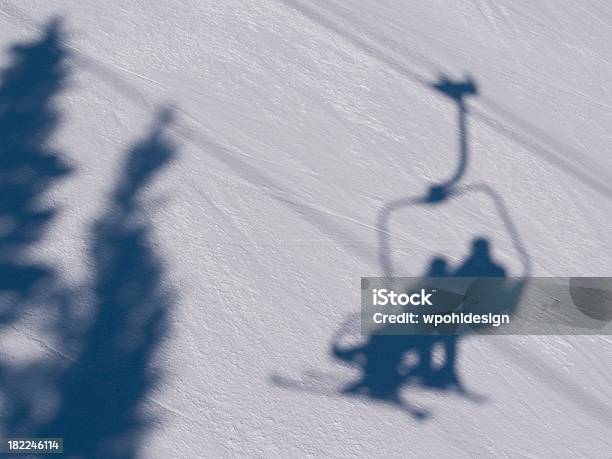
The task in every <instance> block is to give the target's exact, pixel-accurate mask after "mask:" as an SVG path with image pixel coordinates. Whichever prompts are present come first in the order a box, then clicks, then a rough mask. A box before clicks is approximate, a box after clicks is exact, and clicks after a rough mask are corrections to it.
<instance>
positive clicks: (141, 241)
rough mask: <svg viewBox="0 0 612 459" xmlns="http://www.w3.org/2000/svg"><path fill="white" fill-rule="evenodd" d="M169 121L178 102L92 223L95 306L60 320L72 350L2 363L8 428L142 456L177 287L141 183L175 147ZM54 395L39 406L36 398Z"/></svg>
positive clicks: (70, 446) (67, 446) (86, 451)
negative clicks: (154, 237) (168, 279)
mask: <svg viewBox="0 0 612 459" xmlns="http://www.w3.org/2000/svg"><path fill="white" fill-rule="evenodd" d="M171 121H172V111H171V110H170V109H164V110H162V111H161V112H160V114H159V116H158V117H157V120H156V122H155V124H154V126H153V127H152V128H151V130H150V132H149V133H148V135H147V136H146V137H145V138H143V139H142V140H140V141H139V142H137V143H136V144H135V145H134V146H133V147H132V148H131V149H130V150H129V151H128V154H127V160H126V163H125V165H124V168H123V175H122V177H121V179H120V180H119V181H118V183H117V185H116V187H115V189H114V191H113V193H112V195H111V199H110V205H109V207H108V211H107V213H106V215H104V216H103V217H102V218H101V219H99V220H98V221H97V223H95V224H94V225H93V227H92V233H91V235H92V238H91V245H90V260H91V265H92V267H93V285H92V286H91V288H89V286H88V287H87V289H86V290H87V291H90V293H91V294H92V295H91V296H92V298H93V302H92V304H91V308H90V311H89V315H88V316H87V317H86V318H85V317H83V315H81V318H80V320H65V322H64V323H63V324H61V325H60V326H58V327H57V330H56V332H57V335H58V342H63V343H67V344H70V347H71V348H72V350H71V351H70V353H61V352H60V355H58V356H57V358H53V357H49V358H47V359H44V360H38V361H33V362H30V363H28V364H26V365H24V366H14V367H13V368H10V367H9V366H8V365H0V382H1V383H2V387H1V388H0V389H1V390H2V392H3V393H2V395H3V396H4V398H5V400H6V403H5V406H4V408H5V410H6V411H7V412H5V413H3V417H4V419H5V422H4V425H3V426H0V431H2V429H3V430H4V435H5V436H7V437H46V438H56V437H61V438H63V439H64V456H63V457H70V458H104V459H115V458H117V459H119V458H133V457H137V453H138V450H139V447H140V445H141V440H142V438H143V436H144V435H145V434H146V432H147V430H148V429H149V428H150V427H151V424H152V422H153V421H154V418H153V417H152V415H151V414H147V413H146V412H145V411H144V408H145V407H144V402H145V401H146V399H147V398H148V397H149V396H150V395H151V391H152V390H153V389H154V388H155V386H156V385H157V383H158V381H159V380H160V377H161V374H160V371H159V369H158V368H157V367H155V365H154V364H153V360H154V354H155V352H156V350H157V349H158V347H159V345H160V343H161V341H162V340H163V339H164V337H165V336H166V333H167V327H168V312H169V309H170V307H171V306H172V304H173V293H174V292H173V291H171V289H170V287H168V286H167V284H166V283H165V282H164V269H163V265H162V261H161V260H160V258H159V256H158V255H157V254H156V253H155V251H154V250H153V248H152V247H151V241H150V237H151V236H150V232H151V229H150V223H149V222H148V218H147V210H148V209H147V207H146V206H145V203H143V201H142V198H143V196H142V191H143V189H144V188H145V187H146V186H147V185H148V184H149V183H150V182H151V181H152V180H153V178H154V177H155V175H156V174H157V173H159V171H160V170H162V168H163V167H164V166H166V165H167V164H168V162H169V161H170V160H171V159H172V158H173V156H174V155H175V146H174V144H173V142H171V141H170V139H169V138H168V135H167V133H166V130H167V128H168V126H169V125H170V123H171ZM70 307H72V308H77V309H82V305H77V304H72V305H70ZM74 349H76V351H75V350H74ZM45 395H46V396H45ZM49 398H50V399H51V400H52V402H51V403H50V406H49V407H47V410H46V412H45V413H43V414H42V415H41V414H40V413H39V412H37V411H39V410H38V407H37V405H38V404H40V403H41V402H42V401H44V400H47V399H49ZM0 419H2V417H0Z"/></svg>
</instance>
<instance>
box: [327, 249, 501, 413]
mask: <svg viewBox="0 0 612 459" xmlns="http://www.w3.org/2000/svg"><path fill="white" fill-rule="evenodd" d="M424 277H425V278H432V277H436V278H440V277H459V278H463V277H506V270H505V268H504V267H503V266H501V265H500V264H499V263H497V262H496V261H495V260H493V259H492V257H491V253H490V249H489V241H488V239H486V238H480V237H479V238H476V239H475V240H474V241H473V242H472V247H471V252H470V254H469V256H468V257H467V258H466V259H465V260H464V261H463V263H462V264H461V265H460V266H459V267H458V268H457V269H455V270H452V269H451V267H450V264H449V263H448V261H447V260H446V259H445V258H444V257H442V256H435V257H433V258H432V260H431V262H430V265H429V268H428V269H427V271H426V273H425V274H424ZM348 329H350V328H347V327H344V330H348ZM342 330H343V328H341V331H342ZM447 332H448V333H449V334H445V333H447ZM454 332H455V330H446V331H441V334H436V335H431V334H424V335H385V334H378V333H377V334H372V335H369V336H367V337H366V338H365V343H363V344H359V345H357V346H346V345H343V344H342V341H343V340H344V339H345V337H344V336H342V333H339V334H338V335H337V336H336V337H335V338H334V341H333V343H332V349H331V354H332V356H333V357H334V358H335V359H337V360H339V361H340V362H342V363H344V364H349V365H351V366H357V367H359V369H360V370H361V376H360V378H359V379H358V380H357V381H355V382H352V383H350V384H349V385H347V386H345V387H344V388H343V389H342V390H341V392H342V393H343V394H347V395H358V396H364V397H367V398H370V399H372V400H375V401H381V402H386V403H391V404H393V405H396V406H398V407H400V408H401V409H402V410H403V411H405V412H407V413H408V414H410V415H412V416H414V417H415V418H417V419H424V418H426V417H428V415H429V413H428V411H426V410H423V409H421V408H418V407H416V406H412V405H411V404H409V403H408V402H407V401H406V400H405V399H404V398H403V397H402V396H401V392H402V390H403V389H404V388H405V387H407V386H410V385H418V386H421V387H425V388H429V389H433V390H437V391H454V392H456V393H458V394H460V395H462V396H465V397H467V398H469V399H471V400H474V401H481V400H482V397H480V396H479V395H477V394H474V393H472V392H470V391H469V390H467V389H466V387H465V386H464V384H463V382H462V380H461V378H460V376H459V373H458V371H457V356H458V341H459V339H460V336H459V335H456V334H453V333H454ZM438 351H440V352H438ZM440 354H443V355H444V358H443V361H440V359H437V358H435V356H439V355H440Z"/></svg>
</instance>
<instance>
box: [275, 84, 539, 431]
mask: <svg viewBox="0 0 612 459" xmlns="http://www.w3.org/2000/svg"><path fill="white" fill-rule="evenodd" d="M428 86H429V87H431V88H432V89H434V90H435V91H438V92H439V93H440V94H443V95H444V96H446V97H448V98H449V99H450V100H451V101H452V102H453V103H454V104H455V105H456V107H457V114H458V119H457V120H458V161H457V164H456V166H455V168H454V171H453V172H452V174H451V175H450V176H449V178H448V179H446V180H444V181H441V182H439V183H434V184H432V185H430V187H429V189H428V191H427V192H426V193H425V194H424V195H422V196H408V197H404V198H400V199H397V200H394V201H391V202H389V203H387V204H386V205H385V206H383V208H382V209H381V211H380V213H379V215H378V220H377V226H376V229H377V235H378V237H379V250H378V261H379V263H380V266H381V271H382V273H383V276H384V277H393V276H401V273H398V272H396V270H395V269H394V266H393V263H392V256H391V255H392V248H391V229H390V221H391V218H392V217H393V215H395V214H396V213H398V212H399V211H401V210H405V209H408V208H419V207H420V208H427V207H435V206H438V205H439V204H441V203H443V202H448V201H451V200H455V199H457V198H459V197H461V196H465V195H467V194H471V193H479V194H483V195H485V196H486V197H487V198H488V199H489V200H490V201H491V202H492V203H493V207H494V209H495V210H496V212H497V216H496V218H499V219H500V220H501V222H502V224H503V225H504V227H505V229H506V231H507V232H508V234H509V236H510V240H512V241H513V243H514V249H515V251H516V253H517V254H518V256H519V258H520V260H521V262H522V264H523V266H524V269H525V273H527V272H529V270H530V260H529V256H528V254H527V251H526V250H525V248H524V246H523V244H522V242H521V239H520V237H519V234H518V230H517V228H516V227H515V225H514V223H513V221H512V218H511V217H510V214H509V212H508V210H507V208H506V206H505V204H504V201H503V199H502V197H501V196H499V195H498V193H497V192H496V191H495V190H494V189H493V188H492V187H491V186H489V185H487V184H472V185H468V186H461V185H459V184H460V182H461V181H462V178H463V177H464V176H465V174H466V172H467V169H468V164H469V155H470V150H469V136H468V115H469V109H468V104H467V101H466V99H467V98H468V97H477V96H478V85H477V84H476V82H475V81H474V80H473V79H472V78H466V79H464V80H456V81H455V80H451V79H449V78H448V77H446V76H444V75H442V76H441V77H440V79H439V81H436V82H433V83H429V84H428ZM432 231H435V228H433V229H432ZM490 246H491V242H490V241H489V239H488V238H487V237H485V236H477V237H475V238H474V240H473V242H472V246H471V247H470V249H469V252H468V254H467V255H466V257H465V258H464V260H463V261H462V262H461V263H460V265H459V266H458V267H455V268H451V264H450V263H449V262H448V260H447V259H446V258H445V257H444V256H443V255H436V256H434V257H433V258H432V259H431V261H430V263H429V265H428V266H427V267H426V268H425V269H424V273H423V277H425V278H431V277H497V278H500V277H501V278H503V277H507V273H506V269H505V268H504V267H503V266H502V265H500V264H499V263H498V262H496V261H495V260H494V259H493V257H492V254H491V249H490ZM520 289H521V285H520V283H519V284H518V285H517V286H515V292H519V291H520ZM516 298H518V295H517V296H516ZM514 306H516V305H514ZM510 309H512V306H510ZM358 321H359V317H358V316H355V315H353V316H351V317H349V318H348V319H347V320H346V321H345V322H344V323H343V324H342V325H341V326H340V328H339V330H338V332H337V333H336V335H335V336H334V338H333V340H332V343H331V349H330V354H331V356H332V357H333V358H334V359H335V360H336V361H338V362H340V363H342V364H345V365H349V366H352V367H356V368H358V369H359V371H360V376H359V378H357V380H355V381H353V382H350V383H348V384H344V385H343V386H342V387H339V388H338V387H337V384H335V387H334V388H333V389H332V390H329V389H325V390H322V388H323V387H325V386H329V385H330V383H329V381H330V378H329V377H328V376H326V375H324V374H320V373H317V372H312V371H310V372H307V373H306V374H305V377H304V378H302V379H292V378H288V377H284V376H281V375H278V374H276V375H273V376H272V382H273V383H274V384H276V385H277V386H280V387H284V388H289V389H293V390H301V391H307V392H315V393H324V394H326V395H334V394H335V395H340V394H341V395H344V396H358V397H361V398H365V399H366V400H367V399H369V400H372V401H376V402H383V403H388V404H392V405H394V406H397V407H398V408H400V409H401V410H402V411H403V412H405V413H407V414H409V415H410V416H412V417H413V418H415V419H419V420H422V419H425V418H427V417H428V416H429V414H430V413H429V411H428V410H427V409H423V408H421V407H419V406H416V405H414V404H412V403H411V402H409V401H408V400H407V398H406V396H405V391H404V389H406V388H408V387H411V386H420V387H426V388H429V389H432V390H436V391H453V392H455V393H458V394H461V395H462V396H465V397H468V398H470V399H472V400H475V401H479V400H481V397H480V396H478V395H475V394H473V393H472V392H471V391H470V390H468V389H467V388H466V386H465V384H464V382H463V380H462V378H461V376H460V372H459V370H458V368H457V366H458V365H457V358H458V354H459V341H460V339H461V337H460V336H459V335H455V334H454V330H451V329H445V330H438V333H436V334H435V335H434V334H431V332H430V331H429V332H428V333H429V334H423V335H383V334H373V335H370V336H365V337H363V336H359V335H360V327H359V323H358ZM356 341H357V344H355V342H356ZM440 354H442V355H443V358H442V359H440V358H434V357H435V356H439V355H440ZM440 360H441V361H440ZM332 385H333V381H332Z"/></svg>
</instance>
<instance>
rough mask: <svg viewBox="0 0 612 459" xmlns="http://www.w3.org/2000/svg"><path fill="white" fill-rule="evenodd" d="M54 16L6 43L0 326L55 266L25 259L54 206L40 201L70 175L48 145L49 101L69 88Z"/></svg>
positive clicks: (52, 118) (44, 286)
mask: <svg viewBox="0 0 612 459" xmlns="http://www.w3.org/2000/svg"><path fill="white" fill-rule="evenodd" d="M61 39H62V31H61V24H60V20H59V19H54V20H52V21H50V22H49V23H48V24H47V25H46V26H45V27H44V30H43V32H42V34H41V37H40V38H38V39H36V40H34V41H33V42H31V43H26V44H18V45H14V46H12V47H11V48H10V53H11V55H12V58H13V61H12V63H11V64H10V65H9V66H8V67H7V68H6V69H5V70H4V71H3V72H2V75H1V82H0V139H2V142H0V330H1V329H2V327H4V326H8V325H11V324H13V323H15V321H17V320H18V319H19V317H21V315H22V314H24V313H25V311H26V308H27V307H28V306H29V305H30V306H31V303H32V301H31V299H32V297H33V296H34V295H35V294H36V293H37V292H41V291H45V290H48V289H49V288H50V287H51V286H52V284H53V282H54V279H55V273H54V270H53V269H52V268H51V267H49V266H47V265H45V264H43V263H35V262H32V261H31V259H28V251H30V250H31V249H32V247H33V246H34V245H35V244H36V243H38V242H40V241H41V240H42V238H43V236H44V231H45V230H46V229H47V227H48V225H49V223H50V222H51V221H52V220H53V218H54V216H55V214H56V209H55V208H53V207H51V206H48V207H43V206H42V205H41V203H40V201H41V198H42V197H43V196H44V195H45V194H46V193H47V191H48V190H49V189H50V187H51V186H52V185H53V184H54V183H55V182H56V181H57V180H58V179H60V178H63V177H65V176H66V175H68V174H69V173H70V172H71V168H70V167H69V166H68V165H67V164H66V163H65V161H64V160H63V159H62V157H61V154H60V153H59V152H57V151H54V150H53V149H52V148H50V147H49V146H48V145H47V144H48V141H49V139H50V138H51V136H52V134H53V132H54V131H55V130H56V129H57V126H58V124H59V122H60V115H59V114H58V112H57V111H56V110H55V109H54V107H53V99H54V98H55V97H56V96H57V94H58V93H60V92H61V91H62V90H63V89H64V88H65V87H66V80H67V76H68V69H67V64H66V59H67V57H68V55H69V53H68V51H67V50H66V48H65V47H64V46H63V45H62V44H61Z"/></svg>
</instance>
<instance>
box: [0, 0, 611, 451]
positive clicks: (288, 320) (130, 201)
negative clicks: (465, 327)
mask: <svg viewBox="0 0 612 459" xmlns="http://www.w3.org/2000/svg"><path fill="white" fill-rule="evenodd" d="M53 18H55V19H53ZM54 20H55V21H57V22H56V25H55V26H54V25H53V24H54V23H53V22H52V21H54ZM0 25H1V32H0V40H1V42H2V54H1V55H0V58H1V62H2V68H4V69H10V68H12V67H15V66H18V65H19V62H20V61H19V60H18V59H19V58H20V57H19V56H21V58H23V56H24V55H25V54H27V51H24V49H23V47H24V46H25V47H27V46H35V45H36V44H37V43H38V44H39V45H40V43H41V41H44V40H45V37H46V39H47V40H51V41H53V40H55V41H54V42H53V43H51V44H50V45H49V46H48V47H47V48H44V47H43V48H44V49H43V51H42V53H43V54H44V53H45V52H48V51H49V49H48V48H49V47H51V48H53V49H55V50H57V49H61V50H62V53H65V56H64V57H58V59H65V63H64V64H65V66H66V68H65V73H66V75H65V78H64V77H63V76H62V77H61V78H62V81H64V80H65V84H62V85H60V84H58V85H57V87H54V88H51V87H50V83H49V79H50V78H51V79H52V78H55V77H57V78H58V79H59V78H60V76H58V75H47V74H45V71H44V69H43V70H41V73H40V75H38V77H39V79H37V75H36V74H30V75H29V76H28V75H24V76H23V78H25V79H26V80H23V84H25V85H27V84H31V85H32V87H39V88H43V89H42V90H43V91H44V90H45V88H46V90H48V91H49V92H50V91H51V89H53V91H54V93H53V94H51V93H49V94H47V95H48V99H49V100H48V103H47V102H45V107H38V106H37V105H36V104H37V103H39V105H40V104H42V103H41V102H40V100H41V98H42V96H41V94H40V93H39V92H37V91H34V90H33V91H32V93H31V95H30V96H28V95H27V94H25V95H23V94H22V96H21V97H22V99H19V101H20V104H21V105H18V106H16V107H15V108H14V109H12V108H10V102H11V100H12V99H11V94H12V93H13V92H15V91H16V89H15V88H14V87H13V86H8V85H7V84H6V81H7V78H9V75H8V73H7V72H5V73H3V74H2V75H1V76H0V85H4V89H1V87H0V102H1V103H2V104H3V105H5V107H3V108H2V110H3V112H2V114H0V132H2V133H3V136H5V138H8V139H12V140H10V141H9V142H8V144H9V145H14V144H15V143H14V142H22V143H23V144H24V145H30V146H31V144H35V143H36V142H40V143H41V148H42V147H44V148H42V149H43V150H44V151H45V152H46V153H45V154H46V155H50V156H52V157H54V158H55V161H56V162H57V164H58V165H59V164H61V165H62V167H63V168H64V169H65V171H64V173H62V174H59V173H58V174H56V176H55V175H53V176H52V175H51V174H49V173H48V172H49V171H48V169H44V168H43V169H41V170H40V171H39V172H38V174H39V175H38V176H37V175H36V173H35V172H32V169H31V168H32V167H34V168H36V167H37V165H40V163H39V161H41V159H40V158H39V157H38V156H36V157H33V159H32V161H34V163H32V164H29V166H28V164H26V165H25V166H23V168H22V169H15V170H12V171H11V173H13V174H17V170H18V171H19V174H21V173H23V174H26V176H27V174H28V173H29V174H31V175H30V177H33V178H35V180H33V181H32V183H31V184H30V185H29V186H30V188H31V190H36V191H31V193H32V194H31V195H30V199H29V200H28V199H25V198H23V196H22V197H19V196H17V197H16V198H15V197H14V196H13V198H12V201H11V202H14V203H16V204H17V206H18V208H16V209H12V210H11V209H9V210H3V212H4V214H3V215H2V216H0V218H1V219H2V220H0V227H1V231H0V238H4V239H5V241H4V242H3V243H2V244H3V245H2V247H1V249H2V252H1V256H2V257H3V258H2V259H0V262H1V263H4V264H5V265H4V266H8V267H9V268H10V267H14V266H21V267H24V266H25V267H35V268H36V267H38V268H39V270H40V272H41V273H42V272H43V271H44V272H45V273H46V274H45V275H44V276H43V275H41V278H40V282H38V281H36V282H34V281H32V282H30V283H27V282H26V281H23V284H22V285H26V284H27V286H28V288H27V289H25V290H24V291H23V292H21V293H19V292H17V293H16V292H15V291H11V289H10V288H8V287H6V286H4V283H3V284H0V295H1V296H0V301H1V302H0V353H1V361H0V378H1V379H0V437H1V436H7V437H17V436H31V435H39V436H64V438H65V443H66V445H65V448H66V451H67V452H69V453H70V454H69V455H68V456H70V457H107V458H113V457H143V458H145V457H146V458H194V457H220V456H221V457H231V456H251V457H303V456H333V457H354V456H361V457H421V456H426V455H427V456H433V457H490V456H494V455H495V456H499V457H610V451H612V435H611V431H612V366H611V362H612V344H611V343H612V341H611V340H610V337H603V336H590V337H587V336H549V337H545V336H542V337H537V336H524V337H478V338H477V337H467V338H463V339H461V340H460V342H459V343H458V357H457V372H458V374H459V376H460V377H461V381H462V384H463V385H464V387H465V388H466V389H467V390H468V391H469V392H470V393H471V394H474V395H473V396H469V397H468V396H466V394H461V393H457V392H456V391H449V390H442V389H441V388H439V389H436V388H431V387H425V386H424V385H419V384H411V385H406V387H404V389H403V391H402V398H403V399H405V400H406V402H407V403H409V404H411V405H412V406H414V407H418V409H421V410H423V411H427V412H429V413H430V415H429V417H428V418H427V419H419V418H418V417H414V416H411V415H410V414H409V413H407V412H406V410H404V409H402V408H401V407H400V406H398V405H397V404H393V403H382V402H377V401H376V400H374V399H372V398H368V397H355V396H350V395H342V394H341V393H340V390H341V388H342V387H345V386H346V385H348V384H350V383H351V382H353V381H355V380H356V379H358V378H359V374H360V369H359V368H358V367H352V368H351V367H347V366H344V365H342V364H341V362H339V361H338V360H337V359H335V358H334V357H333V355H332V353H331V348H332V344H333V342H334V339H335V336H336V334H337V333H338V330H339V329H341V327H342V326H343V324H346V323H347V321H348V322H350V317H351V316H352V315H353V314H354V313H355V312H357V311H358V308H359V301H360V290H359V279H360V277H362V276H369V275H372V276H375V275H383V274H394V275H414V276H419V275H422V274H423V273H424V272H425V271H426V270H427V267H428V265H429V263H430V261H431V259H432V257H435V256H444V257H446V258H447V259H448V260H450V263H451V266H452V267H453V268H455V267H457V266H459V265H460V264H461V263H462V260H464V259H465V258H466V257H467V256H468V254H469V251H470V244H471V242H472V241H473V240H474V238H477V237H484V238H486V239H487V240H488V241H489V243H490V247H491V253H492V257H493V259H494V260H495V261H496V262H497V263H498V264H500V265H501V266H503V267H504V268H505V269H506V271H507V272H508V273H509V274H511V275H514V276H524V275H541V276H550V275H555V276H589V275H591V276H609V275H610V264H611V262H612V252H610V247H612V231H610V228H611V223H612V205H611V204H612V156H611V155H610V152H611V147H612V130H611V129H610V126H612V92H611V89H610V88H611V85H610V77H611V76H612V46H610V43H612V27H611V26H612V3H610V2H608V1H606V0H593V1H590V2H578V1H563V0H560V1H556V2H529V1H503V2H493V1H489V0H473V1H467V2H449V1H446V2H444V1H426V2H417V1H391V0H376V1H374V0H360V1H357V0H346V1H339V0H249V1H229V0H228V1H224V2H216V1H214V2H213V1H206V0H183V1H180V2H170V1H167V0H149V1H147V2H143V1H137V0H106V1H96V0H80V1H70V0H54V1H50V0H46V1H41V0H37V1H35V0H20V1H19V2H17V1H15V0H12V1H8V0H0ZM53 27H56V28H57V30H56V31H55V32H52V29H53ZM52 33H55V34H56V35H55V36H53V37H52V38H49V37H50V35H49V34H52ZM15 45H21V47H22V48H13V47H14V46H15ZM11 49H12V51H11ZM19 49H21V51H19ZM45 50H46V51H45ZM30 54H31V53H30ZM56 57H57V56H56ZM30 58H32V59H35V60H36V59H43V60H42V62H43V66H44V65H47V64H45V63H44V62H45V61H44V59H45V58H44V56H43V57H41V56H39V55H34V56H33V57H32V56H30ZM64 64H62V63H55V64H54V65H64ZM49 65H50V64H49ZM38 70H40V69H36V66H35V65H34V66H33V67H32V72H34V73H36V72H38ZM47 70H48V69H47ZM32 72H30V73H32ZM444 76H445V77H446V78H448V79H450V80H452V81H463V80H464V79H467V78H472V79H473V81H474V82H475V83H476V84H477V86H478V92H479V93H478V94H477V95H474V96H472V97H469V98H467V99H466V103H467V110H468V113H467V139H466V141H467V155H466V156H467V158H464V159H467V163H466V167H465V170H464V171H462V172H461V174H460V177H459V178H458V183H457V186H461V187H464V188H462V190H464V191H463V192H462V193H459V194H458V195H457V196H456V197H455V198H454V199H448V200H444V201H443V202H440V203H438V204H437V205H433V204H421V205H414V204H411V202H413V201H414V199H417V198H419V197H423V196H425V195H426V194H427V192H428V190H429V187H430V186H431V185H434V184H438V183H443V182H444V181H445V180H447V179H448V178H449V177H451V176H453V174H454V173H455V171H457V170H458V169H457V168H458V164H460V163H459V161H460V150H459V148H460V147H459V144H458V137H459V135H460V133H459V132H458V125H457V119H458V118H457V104H456V103H454V101H453V100H452V99H451V98H449V97H446V96H445V95H443V94H442V93H441V92H440V91H437V90H435V88H433V87H432V84H435V83H436V82H440V81H442V78H444ZM13 78H14V75H13ZM27 78H30V79H31V80H32V81H31V83H28V81H30V80H27ZM2 91H4V92H2ZM26 93H27V91H26ZM36 100H38V101H39V102H36ZM28 101H29V102H28ZM7 104H8V105H7ZM28 104H29V105H28ZM7 106H8V107H9V108H6V107H7ZM24 107H25V108H24ZM10 110H13V111H10ZM20 110H21V111H20ZM37 110H38V111H39V112H41V113H43V112H44V113H46V116H48V117H50V118H53V117H55V118H56V122H45V121H44V120H42V118H41V117H40V116H39V117H38V118H36V117H35V116H34V115H33V114H34V113H35V112H37ZM7 113H8V114H7ZM29 115H32V120H33V121H32V123H33V124H32V125H31V126H30V127H29V128H27V129H30V130H31V131H32V132H30V131H28V130H27V129H26V130H24V131H20V129H19V127H16V126H20V124H17V125H16V126H13V125H9V124H7V123H8V121H7V120H15V119H16V120H23V117H26V118H27V117H28V116H29ZM38 115H40V113H38ZM20 117H21V118H20ZM3 122H4V123H5V125H4V126H2V125H1V123H3ZM39 128H40V129H39ZM43 128H44V129H46V131H45V132H44V133H41V132H39V131H41V130H43ZM47 131H48V132H47ZM15 139H17V140H15ZM3 142H5V140H3ZM11 142H13V143H11ZM5 143H6V142H5ZM2 148H3V150H2V151H3V152H5V151H6V150H7V149H8V147H2ZM3 167H7V166H5V165H4V166H3ZM20 167H21V166H20ZM28 167H30V169H28ZM58 167H59V166H58ZM58 170H59V169H58ZM24 171H25V172H24ZM28 171H29V172H28ZM47 175H48V176H47ZM15 176H17V175H15ZM41 176H46V178H47V179H46V180H42V178H41ZM39 179H40V180H39ZM26 180H27V179H26ZM34 182H35V183H34ZM0 187H2V185H0ZM20 196H21V195H20ZM19 206H21V207H19ZM26 207H27V209H26ZM45 208H46V209H49V210H53V211H54V212H55V213H54V214H53V215H47V216H46V217H41V218H39V219H36V218H32V219H29V220H28V219H26V218H25V217H24V215H26V214H27V213H28V212H30V213H31V214H35V213H36V211H35V210H33V209H38V211H39V212H41V211H40V209H45ZM27 215H29V214H27ZM27 215H26V217H27ZM381 215H382V216H383V217H381ZM20 219H21V220H20ZM42 220H45V224H43V221H42ZM20 222H21V223H20ZM24 222H25V223H24ZM19 224H23V225H24V226H23V228H22V227H19ZM15 227H18V228H21V229H20V231H19V232H17V233H19V234H23V231H25V229H28V231H29V230H31V231H35V232H36V236H35V237H32V238H31V239H27V238H26V240H25V242H23V243H20V244H17V243H14V241H13V240H12V239H10V237H12V236H10V235H11V234H12V233H11V231H12V230H11V228H15ZM7 234H8V235H9V236H6V235H7ZM7 238H8V239H7ZM6 241H8V242H6ZM5 242H6V243H5ZM32 272H39V271H32ZM35 277H36V276H35ZM2 289H4V290H2ZM122 362H123V363H122ZM287 381H294V382H296V384H295V386H297V387H292V385H291V384H286V382H287ZM283 382H285V383H283ZM52 434H55V435H52Z"/></svg>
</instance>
